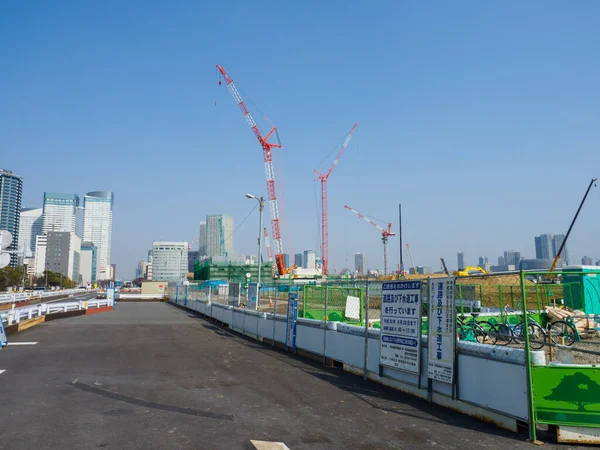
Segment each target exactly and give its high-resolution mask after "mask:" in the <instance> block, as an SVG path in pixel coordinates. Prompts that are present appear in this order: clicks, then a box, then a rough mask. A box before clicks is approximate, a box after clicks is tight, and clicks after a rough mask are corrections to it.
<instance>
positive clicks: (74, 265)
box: [46, 231, 81, 282]
mask: <svg viewBox="0 0 600 450" xmlns="http://www.w3.org/2000/svg"><path fill="white" fill-rule="evenodd" d="M80 256H81V238H80V237H79V236H77V234H76V233H75V232H74V231H73V232H68V231H49V232H48V234H47V242H46V270H50V271H52V272H57V273H62V274H63V275H64V276H65V277H68V278H70V279H71V280H73V281H75V282H79V264H80Z"/></svg>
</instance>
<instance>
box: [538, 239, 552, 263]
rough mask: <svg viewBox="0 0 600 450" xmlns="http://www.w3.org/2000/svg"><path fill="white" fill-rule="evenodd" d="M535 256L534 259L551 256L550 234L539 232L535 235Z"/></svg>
mask: <svg viewBox="0 0 600 450" xmlns="http://www.w3.org/2000/svg"><path fill="white" fill-rule="evenodd" d="M535 257H536V259H550V258H552V235H551V234H540V235H539V236H536V237H535Z"/></svg>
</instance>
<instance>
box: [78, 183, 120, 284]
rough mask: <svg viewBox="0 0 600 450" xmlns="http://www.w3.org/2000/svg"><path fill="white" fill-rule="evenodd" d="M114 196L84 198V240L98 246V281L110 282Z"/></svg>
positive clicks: (101, 193)
mask: <svg viewBox="0 0 600 450" xmlns="http://www.w3.org/2000/svg"><path fill="white" fill-rule="evenodd" d="M113 203H114V195H113V193H112V192H110V191H94V192H88V193H87V194H85V197H84V198H83V208H84V214H83V240H84V241H85V242H91V243H92V244H94V245H95V246H96V252H97V258H98V261H97V264H96V273H97V279H98V280H99V281H102V280H110V279H111V278H112V274H111V251H112V219H113V213H112V210H113Z"/></svg>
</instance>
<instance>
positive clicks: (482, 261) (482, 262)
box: [479, 256, 489, 269]
mask: <svg viewBox="0 0 600 450" xmlns="http://www.w3.org/2000/svg"><path fill="white" fill-rule="evenodd" d="M488 262H489V261H488V257H487V256H480V257H479V267H481V268H482V269H483V268H484V267H485V265H486V264H487V263H488Z"/></svg>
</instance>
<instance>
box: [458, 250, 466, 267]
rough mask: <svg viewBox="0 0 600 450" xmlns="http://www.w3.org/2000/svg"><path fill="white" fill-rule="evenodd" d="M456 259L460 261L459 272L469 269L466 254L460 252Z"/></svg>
mask: <svg viewBox="0 0 600 450" xmlns="http://www.w3.org/2000/svg"><path fill="white" fill-rule="evenodd" d="M456 257H457V259H458V270H463V269H464V268H465V267H467V254H466V253H465V252H458V253H457V254H456Z"/></svg>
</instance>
